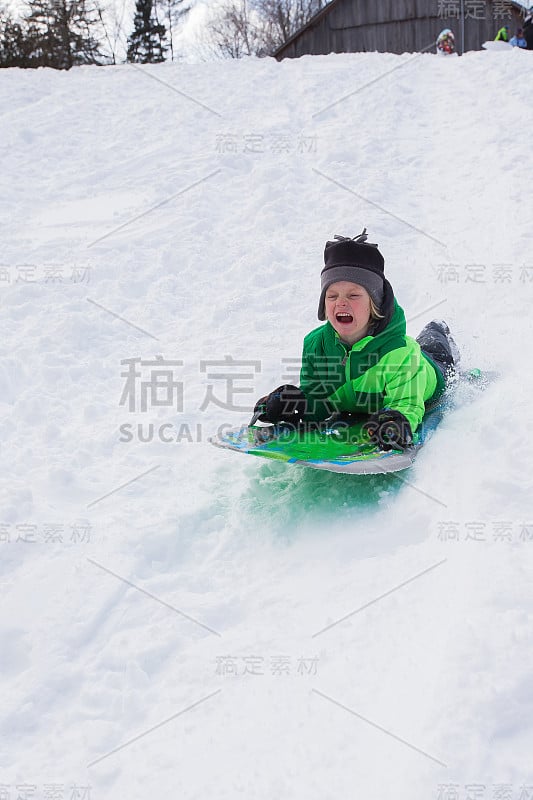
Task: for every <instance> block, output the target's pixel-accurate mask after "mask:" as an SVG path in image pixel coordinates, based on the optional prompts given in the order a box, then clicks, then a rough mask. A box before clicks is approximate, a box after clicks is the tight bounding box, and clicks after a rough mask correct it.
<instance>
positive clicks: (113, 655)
mask: <svg viewBox="0 0 533 800" xmlns="http://www.w3.org/2000/svg"><path fill="white" fill-rule="evenodd" d="M532 69H533V62H531V57H530V54H529V53H527V52H522V51H520V50H518V49H514V50H513V51H510V52H505V53H504V52H502V53H496V52H476V53H469V54H467V55H466V56H465V57H463V58H456V59H444V58H437V57H436V56H433V55H429V54H427V55H419V56H415V57H413V56H412V55H409V54H406V55H403V56H396V55H390V54H375V53H369V54H353V55H331V56H327V57H305V58H301V59H299V60H295V61H284V62H282V63H276V62H275V61H273V60H271V59H265V60H254V59H249V60H245V61H241V62H218V63H211V64H201V65H194V66H193V65H177V64H176V65H172V64H163V65H157V66H146V67H142V68H140V67H139V68H137V67H133V66H118V67H109V68H89V67H87V68H78V69H73V70H71V71H70V72H68V73H63V72H53V71H51V70H38V71H30V70H27V71H19V70H4V71H3V73H2V83H1V87H0V92H1V98H2V109H3V114H2V120H1V139H0V141H1V142H2V150H3V154H2V172H1V177H0V181H1V188H2V191H1V192H0V208H1V215H2V221H3V237H2V241H3V252H2V256H1V265H2V270H1V273H0V277H1V279H2V280H1V281H0V285H1V291H0V300H1V304H2V305H1V309H2V315H1V319H2V323H1V324H2V339H1V341H2V361H1V363H0V403H1V411H2V414H1V418H0V419H1V421H0V431H1V438H0V441H1V451H0V458H1V469H2V473H3V475H4V481H3V482H2V487H1V499H2V516H1V518H0V547H1V554H2V559H1V561H0V565H1V566H0V570H1V580H2V617H1V623H0V652H1V656H0V674H1V678H2V693H1V695H2V701H3V713H2V716H1V722H0V732H1V737H0V742H1V744H0V788H1V789H2V792H3V795H2V797H6V798H9V800H11V798H18V797H26V796H28V797H38V798H45V797H52V796H54V797H57V798H58V797H65V798H76V797H77V798H81V797H85V798H88V797H91V798H92V799H93V800H100V798H108V797H109V798H110V797H113V798H115V797H128V798H141V797H142V798H146V797H154V798H164V797H184V798H188V799H192V798H205V797H216V798H217V800H226V799H229V798H232V799H233V798H235V797H238V796H245V797H250V798H254V800H256V799H257V800H263V798H264V799H265V800H266V799H267V798H268V799H270V798H273V797H276V796H280V797H283V798H285V799H286V800H289V799H290V798H295V799H296V798H297V799H298V800H300V799H302V798H305V800H314V798H316V799H317V800H325V799H326V798H339V797H351V796H360V797H365V798H380V797H385V796H390V795H393V796H394V797H395V798H406V799H407V798H409V800H414V799H416V800H429V798H442V800H448V798H452V797H460V798H465V800H466V798H468V797H469V796H476V797H482V798H486V799H487V800H488V799H489V798H491V800H492V799H493V798H496V797H497V796H501V797H512V798H513V800H526V798H528V797H531V796H533V788H532V787H533V772H532V769H531V759H530V753H531V749H532V745H533V729H532V722H531V720H532V710H533V708H532V700H531V697H532V694H531V684H530V680H531V679H530V664H531V661H532V659H533V639H532V635H531V630H532V627H531V626H532V622H533V592H532V588H531V568H532V565H533V564H532V562H533V557H532V553H533V519H532V512H531V500H530V497H531V474H532V471H533V456H532V454H531V448H530V446H529V419H530V397H531V394H532V391H533V386H532V378H531V370H530V364H529V362H530V358H529V352H528V348H529V343H530V341H531V335H532V327H531V302H532V294H533V262H532V260H531V251H532V236H533V234H532V232H531V221H530V208H529V206H528V193H527V187H528V182H529V176H530V173H531V148H530V146H529V143H528V137H529V132H530V131H531V130H532V126H533V114H532V107H531V101H530V100H529V99H528V95H527V92H526V91H525V88H524V87H526V86H527V85H528V83H529V82H530V80H531V76H532ZM364 226H366V227H367V228H368V230H369V233H370V240H371V241H377V242H379V245H380V248H381V250H382V252H383V253H384V255H385V259H386V271H387V275H388V277H389V279H390V280H391V282H392V284H393V286H394V288H395V292H396V295H397V297H398V298H399V301H400V303H401V304H402V306H403V307H404V308H405V310H406V314H407V318H408V320H409V323H408V332H409V333H411V334H416V333H417V332H418V331H419V330H420V328H421V327H422V326H423V325H424V324H425V323H426V322H428V321H429V320H430V319H432V318H433V317H442V318H444V319H446V320H447V322H448V323H449V325H450V327H451V329H452V331H453V333H454V334H455V336H456V339H457V341H458V343H459V345H460V347H461V349H462V352H463V363H464V364H465V365H466V366H478V367H481V368H483V369H490V370H496V371H498V372H499V373H500V377H499V380H498V381H497V383H496V384H493V385H492V386H491V387H490V388H489V389H487V390H486V391H485V392H484V393H483V394H481V395H480V396H479V398H478V399H477V400H476V401H475V402H472V403H465V404H464V406H462V407H460V408H458V409H457V411H456V412H455V413H454V414H452V415H450V416H448V417H447V418H446V419H445V421H444V422H443V423H442V425H441V426H440V428H439V430H438V431H437V433H436V434H435V436H434V438H433V440H432V441H431V443H430V444H429V445H428V446H427V447H426V448H425V449H424V450H423V451H422V452H421V453H420V456H419V458H418V460H417V462H416V465H415V466H414V467H413V468H412V469H411V470H410V471H409V472H408V473H401V474H399V475H397V476H361V477H353V476H345V475H336V474H327V473H319V472H313V471H311V470H298V469H297V468H288V467H284V466H282V465H279V464H275V463H273V464H269V463H261V462H260V461H259V460H257V461H256V460H254V459H253V458H251V457H250V458H243V457H242V456H239V455H237V454H231V453H226V452H223V451H220V450H217V449H215V448H213V447H212V446H211V445H210V444H209V443H208V441H207V440H208V437H209V436H210V435H211V434H212V433H214V432H216V430H217V429H218V427H219V426H220V425H225V424H232V425H240V424H241V423H242V422H245V421H246V420H247V419H248V417H249V411H248V410H247V407H249V406H250V403H253V399H254V398H256V397H259V396H261V395H262V394H265V393H266V392H267V391H268V390H269V389H270V388H272V387H274V386H276V385H278V384H279V383H281V382H284V381H287V380H288V379H289V375H288V374H287V370H288V367H290V366H291V365H292V366H293V367H294V364H295V363H296V362H295V361H293V362H291V363H287V362H285V363H282V359H293V360H297V359H298V357H299V355H300V347H301V341H302V338H303V335H304V334H305V333H306V332H307V331H308V330H310V329H312V328H313V327H315V326H316V325H317V320H316V308H317V302H318V294H319V292H318V287H319V272H320V268H321V259H322V250H323V246H324V242H325V241H326V239H327V238H331V237H332V236H333V235H334V234H337V233H340V234H350V235H356V234H358V233H360V231H361V230H362V228H363V227H364ZM157 356H162V357H163V359H164V360H167V361H177V362H182V363H179V364H176V365H172V366H171V371H172V375H173V378H174V380H175V381H176V383H177V384H178V386H177V387H175V391H174V392H173V393H172V394H171V404H170V405H169V404H166V405H165V404H163V405H161V406H160V407H156V406H155V405H154V403H150V402H148V404H147V408H146V410H145V411H142V410H141V408H140V404H141V386H140V383H141V380H143V381H146V380H149V377H150V376H149V367H148V368H147V367H146V366H145V367H143V369H142V370H141V371H142V378H141V377H139V378H138V379H137V382H136V392H135V396H134V397H133V398H131V397H130V396H128V395H127V393H126V397H125V398H124V399H125V402H124V404H122V405H121V404H120V401H121V397H122V395H123V393H124V392H125V387H126V377H125V375H126V374H127V371H128V369H129V367H128V363H121V362H127V360H128V359H139V358H142V359H143V360H145V361H148V362H149V361H154V362H155V368H156V367H157V363H158V362H157ZM226 357H231V358H232V359H234V361H236V362H242V361H247V362H250V363H248V364H245V365H243V364H242V363H241V364H240V365H239V363H237V365H235V364H229V365H228V364H227V363H226V364H224V360H225V359H226ZM217 361H218V362H222V363H219V364H218V366H217V364H214V365H213V364H206V363H204V364H203V365H202V362H217ZM131 363H132V364H133V365H134V367H135V365H137V367H138V366H139V362H138V361H137V362H131ZM147 370H148V371H147ZM256 370H257V371H256ZM259 370H260V371H259ZM224 373H226V374H232V375H234V378H235V383H234V387H235V388H239V389H244V390H248V391H247V392H246V391H245V392H243V393H240V394H239V393H235V394H234V395H233V398H232V400H233V403H234V405H236V406H238V407H239V408H240V410H231V409H228V408H224V407H222V406H223V405H224V401H225V398H226V389H227V381H226V380H225V379H224V378H223V377H221V376H223V374H224ZM238 374H240V375H241V378H238V377H237V376H238ZM217 375H218V378H217V377H216V376H217ZM243 375H244V377H242V376H243ZM292 376H293V380H294V373H292ZM180 385H181V386H182V388H183V408H182V409H179V408H177V406H178V405H179V394H180V391H179V389H180ZM209 387H211V389H210V388H209ZM209 391H211V392H212V394H211V396H210V395H209ZM210 397H211V399H209V398H210ZM213 397H214V398H216V400H213ZM130 399H133V400H134V401H135V402H134V406H135V410H133V411H130V410H129V409H128V402H129V400H130ZM217 401H218V402H219V403H220V404H221V405H220V404H219V405H217ZM150 424H152V425H153V426H154V429H153V430H154V433H153V437H152V440H151V441H144V442H143V441H139V438H138V435H137V426H138V425H141V426H142V428H141V435H142V436H144V438H145V439H146V438H150V436H149V433H150V431H149V427H148V426H149V425H150ZM124 425H127V426H130V427H129V428H127V430H128V431H129V432H130V436H129V437H128V436H126V435H124V434H123V433H121V426H124ZM164 425H166V426H167V427H166V428H163V429H161V426H164ZM161 431H163V433H162V438H163V439H164V438H169V439H173V441H169V442H165V441H163V440H162V438H160V434H161ZM128 438H129V440H128ZM177 440H178V441H177ZM282 657H283V658H282ZM232 669H233V670H234V671H235V672H236V674H227V673H228V672H231V670H232ZM245 673H246V674H245ZM254 673H260V674H254ZM474 785H476V786H477V787H478V788H477V789H476V791H477V795H474V794H473V793H474V789H473V788H472V787H473V786H474ZM54 787H55V789H54ZM454 787H455V788H454ZM479 787H484V788H479ZM502 787H503V788H502ZM505 787H507V788H505ZM528 787H529V788H528ZM53 790H54V791H55V795H54V794H53ZM505 791H506V792H507V794H504V792H505ZM453 792H455V794H453ZM498 792H499V793H500V795H498ZM528 792H529V793H528Z"/></svg>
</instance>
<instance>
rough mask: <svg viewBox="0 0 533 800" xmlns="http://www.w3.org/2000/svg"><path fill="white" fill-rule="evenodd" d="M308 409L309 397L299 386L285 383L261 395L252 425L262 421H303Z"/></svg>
mask: <svg viewBox="0 0 533 800" xmlns="http://www.w3.org/2000/svg"><path fill="white" fill-rule="evenodd" d="M306 410H307V399H306V397H305V395H304V393H303V392H302V391H301V389H299V388H298V387H297V386H292V385H291V384H288V383H285V384H283V386H278V388H277V389H274V391H273V392H270V394H267V395H266V396H265V397H261V399H260V400H258V401H257V403H256V404H255V408H254V415H253V417H252V421H251V423H250V425H253V424H254V423H255V422H257V420H261V422H274V423H276V422H292V423H294V424H295V425H298V424H299V423H300V422H302V420H303V418H304V415H305V412H306Z"/></svg>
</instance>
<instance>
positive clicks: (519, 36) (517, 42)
mask: <svg viewBox="0 0 533 800" xmlns="http://www.w3.org/2000/svg"><path fill="white" fill-rule="evenodd" d="M509 44H511V45H512V46H513V47H523V48H527V42H526V40H525V39H524V32H523V30H522V28H518V30H517V31H516V33H515V35H514V36H513V37H512V39H510V40H509Z"/></svg>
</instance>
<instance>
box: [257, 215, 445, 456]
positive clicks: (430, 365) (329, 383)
mask: <svg viewBox="0 0 533 800" xmlns="http://www.w3.org/2000/svg"><path fill="white" fill-rule="evenodd" d="M366 239H367V236H366V228H365V230H364V231H363V233H362V234H361V235H360V236H358V237H356V238H354V239H350V238H347V237H341V236H337V237H335V240H334V241H331V242H327V243H326V247H325V250H324V268H323V270H322V273H321V294H320V300H319V305H318V318H319V319H320V320H325V324H323V325H320V327H318V328H316V329H315V330H313V331H311V333H309V334H308V335H307V336H306V337H305V339H304V345H303V355H302V367H301V372H300V387H299V388H298V387H295V386H291V385H287V384H286V385H284V386H280V387H278V388H277V389H275V390H274V391H273V392H271V393H270V394H269V395H267V396H266V397H262V398H261V399H260V400H259V401H258V402H257V404H256V407H255V413H254V417H253V419H252V423H251V424H254V423H255V422H256V421H257V420H261V421H263V422H272V423H278V422H284V423H289V422H291V423H295V424H297V425H301V424H306V423H317V422H321V421H324V420H328V422H329V423H330V424H331V423H332V422H333V421H339V420H340V421H343V422H348V423H349V422H350V421H351V420H353V421H356V420H361V419H362V418H364V419H366V423H365V425H364V428H365V430H366V431H367V433H368V435H369V437H370V438H371V439H372V440H373V441H374V442H375V443H376V444H378V445H380V447H382V449H391V448H392V447H395V448H397V447H400V448H403V447H406V446H408V445H409V444H410V443H411V441H412V436H413V433H414V432H415V431H416V429H417V427H418V426H419V425H420V422H421V421H422V417H423V416H424V412H425V408H426V406H427V405H428V404H430V403H431V402H432V401H434V400H435V399H437V398H438V397H439V395H440V394H442V392H443V391H444V389H445V386H446V382H447V380H449V379H450V378H452V376H453V374H454V373H455V366H456V362H457V360H458V352H457V348H456V346H455V342H454V341H453V339H452V338H451V336H450V332H449V329H448V326H447V325H446V323H444V322H439V321H437V320H434V321H433V322H430V323H429V324H428V325H426V327H425V328H424V330H423V331H422V333H421V334H420V335H419V337H418V338H417V339H416V340H415V339H413V338H412V337H410V336H407V335H406V325H405V315H404V312H403V309H402V308H401V307H400V306H399V305H398V302H397V301H396V298H395V297H394V292H393V289H392V286H391V285H390V283H389V282H388V280H387V279H386V278H385V274H384V266H385V262H384V259H383V256H382V254H381V253H380V252H379V249H378V246H377V245H375V244H370V243H367V242H366Z"/></svg>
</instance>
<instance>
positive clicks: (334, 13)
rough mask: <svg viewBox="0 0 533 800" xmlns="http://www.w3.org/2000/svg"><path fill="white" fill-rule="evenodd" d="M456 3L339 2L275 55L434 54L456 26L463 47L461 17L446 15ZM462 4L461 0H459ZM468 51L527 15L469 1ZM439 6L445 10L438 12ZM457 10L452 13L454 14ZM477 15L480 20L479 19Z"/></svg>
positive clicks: (419, 0) (414, 0) (415, 0)
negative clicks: (505, 14) (505, 12)
mask: <svg viewBox="0 0 533 800" xmlns="http://www.w3.org/2000/svg"><path fill="white" fill-rule="evenodd" d="M453 6H454V3H452V2H449V1H447V0H444V2H443V0H441V2H440V3H439V0H337V2H335V3H334V4H333V5H332V7H331V8H330V9H328V8H327V7H326V10H325V11H323V12H322V13H321V14H319V15H317V19H316V21H315V23H313V24H312V25H309V26H308V27H306V28H304V29H303V30H302V32H301V34H299V35H297V36H296V37H294V39H292V40H291V41H289V43H288V44H287V45H285V46H284V47H282V48H280V50H279V51H278V52H277V53H276V57H277V58H280V59H281V58H297V57H298V56H302V55H309V54H310V55H324V54H327V53H357V52H369V51H375V50H377V51H379V52H389V53H406V52H420V51H422V50H427V51H428V52H432V51H433V52H434V43H435V40H436V38H437V36H438V34H439V33H440V31H441V30H442V29H443V28H451V29H452V30H453V32H454V33H455V38H456V42H457V47H458V49H460V21H459V19H456V18H453V17H450V16H443V14H442V11H443V9H446V13H448V14H449V13H450V9H452V8H453ZM455 6H457V7H459V0H457V2H456V3H455ZM465 7H466V10H467V13H468V12H470V14H471V16H470V17H469V18H467V19H465V50H479V49H480V48H481V45H482V43H483V42H485V41H487V40H489V39H493V38H494V36H495V35H496V32H497V30H498V28H500V27H501V26H502V25H504V24H507V25H509V26H510V28H511V35H512V34H513V33H514V31H515V29H516V28H517V27H520V24H521V21H522V17H521V16H520V13H519V11H518V10H515V9H512V10H511V12H510V13H511V17H504V18H502V17H501V11H499V9H500V8H501V3H496V5H495V3H494V2H491V0H487V2H485V3H483V2H481V3H480V2H471V0H465ZM439 8H440V10H441V13H440V15H439ZM452 13H453V12H452ZM476 17H477V18H476Z"/></svg>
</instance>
